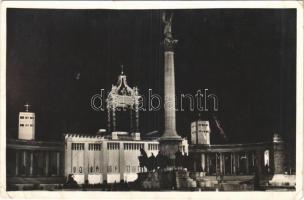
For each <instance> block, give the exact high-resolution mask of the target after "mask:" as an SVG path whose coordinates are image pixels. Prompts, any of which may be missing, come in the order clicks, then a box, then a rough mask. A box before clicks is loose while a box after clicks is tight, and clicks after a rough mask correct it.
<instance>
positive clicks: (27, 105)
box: [24, 103, 30, 112]
mask: <svg viewBox="0 0 304 200" xmlns="http://www.w3.org/2000/svg"><path fill="white" fill-rule="evenodd" d="M24 107H25V112H28V111H29V107H30V105H29V104H28V103H26V104H25V105H24Z"/></svg>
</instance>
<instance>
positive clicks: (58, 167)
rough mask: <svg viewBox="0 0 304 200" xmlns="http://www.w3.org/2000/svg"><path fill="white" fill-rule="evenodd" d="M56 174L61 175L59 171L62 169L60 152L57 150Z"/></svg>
mask: <svg viewBox="0 0 304 200" xmlns="http://www.w3.org/2000/svg"><path fill="white" fill-rule="evenodd" d="M56 170H57V171H56V174H57V175H59V171H60V153H59V152H57V153H56Z"/></svg>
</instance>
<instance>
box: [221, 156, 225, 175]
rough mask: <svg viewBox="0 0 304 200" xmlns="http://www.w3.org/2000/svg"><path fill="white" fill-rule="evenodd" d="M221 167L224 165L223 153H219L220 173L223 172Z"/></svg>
mask: <svg viewBox="0 0 304 200" xmlns="http://www.w3.org/2000/svg"><path fill="white" fill-rule="evenodd" d="M223 168H224V165H223V154H222V153H220V173H221V174H222V173H223Z"/></svg>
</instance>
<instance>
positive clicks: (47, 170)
mask: <svg viewBox="0 0 304 200" xmlns="http://www.w3.org/2000/svg"><path fill="white" fill-rule="evenodd" d="M49 159H50V155H49V152H48V151H46V152H45V175H46V176H48V175H49V162H50V161H49Z"/></svg>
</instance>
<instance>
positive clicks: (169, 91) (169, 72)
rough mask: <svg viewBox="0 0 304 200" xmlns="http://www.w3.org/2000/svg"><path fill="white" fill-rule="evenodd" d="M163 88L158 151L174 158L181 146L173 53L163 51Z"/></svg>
mask: <svg viewBox="0 0 304 200" xmlns="http://www.w3.org/2000/svg"><path fill="white" fill-rule="evenodd" d="M164 56H165V75H164V77H165V81H164V84H165V88H164V94H165V99H164V111H165V131H164V134H163V136H162V137H161V138H160V141H159V142H160V151H161V152H162V153H163V154H164V155H167V156H169V157H170V158H171V159H174V158H175V153H176V152H177V151H178V149H179V147H180V145H181V141H182V139H181V137H180V136H179V135H178V134H177V132H176V117H175V114H176V113H175V112H176V111H175V77H174V52H173V50H172V51H166V49H165V55H164Z"/></svg>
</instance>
